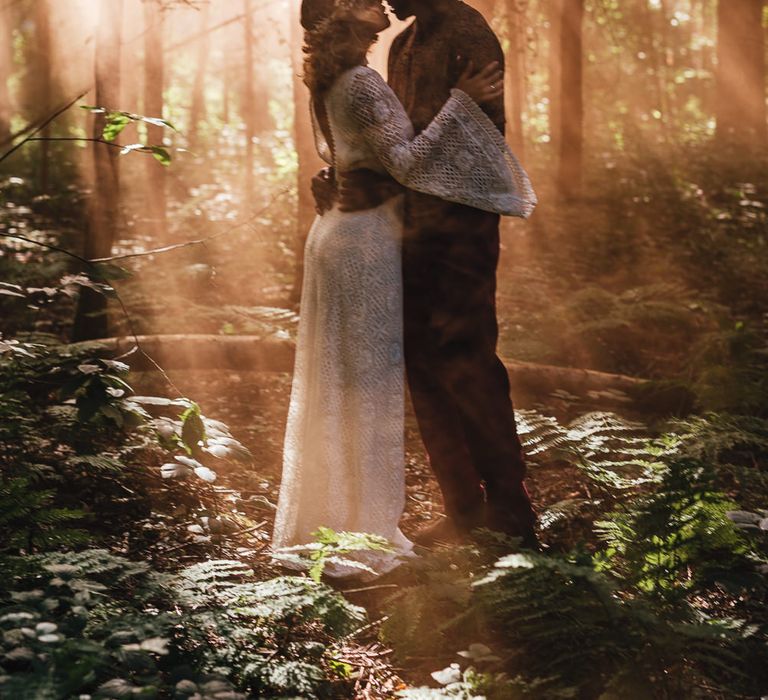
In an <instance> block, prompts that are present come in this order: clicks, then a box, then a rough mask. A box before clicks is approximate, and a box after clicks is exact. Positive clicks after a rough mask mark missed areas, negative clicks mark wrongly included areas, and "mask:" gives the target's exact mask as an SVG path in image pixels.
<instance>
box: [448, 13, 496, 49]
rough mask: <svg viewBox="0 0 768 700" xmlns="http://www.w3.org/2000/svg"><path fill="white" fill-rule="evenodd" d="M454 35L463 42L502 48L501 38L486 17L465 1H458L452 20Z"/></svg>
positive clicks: (451, 26) (451, 25)
mask: <svg viewBox="0 0 768 700" xmlns="http://www.w3.org/2000/svg"><path fill="white" fill-rule="evenodd" d="M450 28H451V30H452V33H453V34H454V36H455V37H456V38H457V39H459V40H460V41H461V43H463V44H477V43H479V44H480V45H484V46H493V47H494V48H496V47H498V48H499V49H500V47H501V44H500V43H499V39H498V37H497V36H496V34H495V33H494V31H493V29H491V27H490V25H489V24H488V22H487V21H486V19H485V17H483V15H482V14H481V13H480V12H478V11H477V10H476V9H475V8H474V7H470V6H469V5H467V3H465V2H460V3H457V6H456V10H455V15H454V17H453V20H452V21H451V22H450Z"/></svg>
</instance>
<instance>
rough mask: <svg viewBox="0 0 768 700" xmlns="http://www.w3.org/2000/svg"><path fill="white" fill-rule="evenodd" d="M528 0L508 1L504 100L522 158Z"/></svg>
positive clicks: (509, 129) (512, 137)
mask: <svg viewBox="0 0 768 700" xmlns="http://www.w3.org/2000/svg"><path fill="white" fill-rule="evenodd" d="M527 7H528V0H507V4H506V13H507V29H508V31H509V44H508V48H507V52H506V55H505V57H504V63H505V69H506V70H505V73H504V102H505V105H504V106H505V110H504V111H505V112H506V116H507V138H508V139H509V142H510V144H511V145H512V148H513V150H514V151H515V153H517V154H518V155H519V156H520V157H522V156H523V155H524V153H523V149H524V140H523V109H524V106H525V105H524V101H525V13H526V9H527Z"/></svg>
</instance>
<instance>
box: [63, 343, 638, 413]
mask: <svg viewBox="0 0 768 700" xmlns="http://www.w3.org/2000/svg"><path fill="white" fill-rule="evenodd" d="M138 341H139V345H140V346H141V349H142V350H143V352H144V353H146V354H143V353H141V352H134V353H132V354H130V355H128V356H127V357H125V358H123V359H124V361H125V362H126V363H127V364H128V365H129V366H130V367H131V369H132V370H134V371H153V370H155V369H156V367H155V366H154V365H153V363H152V361H151V360H149V359H148V358H147V355H149V357H151V358H152V360H154V362H156V363H157V364H158V365H160V366H161V367H162V368H163V369H164V370H167V371H173V370H235V371H239V372H291V371H292V370H293V358H294V349H295V345H294V342H293V340H291V339H290V338H289V337H288V336H287V334H285V335H283V334H275V335H272V336H269V337H258V336H249V335H212V334H208V335H189V334H183V335H143V336H139V337H138ZM135 345H136V343H135V341H134V339H133V338H132V337H121V338H105V339H102V340H94V341H86V342H83V343H76V344H75V345H74V346H73V347H79V348H83V347H92V348H93V349H94V352H98V353H99V354H102V353H103V354H105V355H107V356H110V357H118V356H120V355H124V354H126V353H128V352H129V351H130V350H131V349H132V348H134V347H135ZM505 365H506V367H507V369H508V371H509V377H510V383H511V385H512V395H513V396H514V397H515V401H516V403H518V405H527V404H530V403H531V402H532V401H535V400H539V401H541V400H542V399H543V398H544V397H547V396H549V395H551V394H552V393H555V394H556V395H557V394H560V395H567V394H571V395H573V396H574V397H579V398H587V399H589V400H591V401H593V402H595V403H598V404H600V405H601V406H610V405H616V406H618V405H626V404H630V403H632V402H633V396H636V395H639V393H641V390H642V388H643V387H645V386H647V385H648V384H649V382H648V381H647V380H644V379H638V378H636V377H628V376H625V375H620V374H610V373H608V372H599V371H596V370H590V369H576V368H572V367H557V366H554V365H542V364H536V363H534V362H520V361H517V360H505Z"/></svg>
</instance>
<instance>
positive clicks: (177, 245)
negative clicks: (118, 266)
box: [91, 188, 293, 263]
mask: <svg viewBox="0 0 768 700" xmlns="http://www.w3.org/2000/svg"><path fill="white" fill-rule="evenodd" d="M292 191H293V190H292V189H290V188H289V189H285V190H282V191H280V192H278V193H277V194H276V195H275V196H274V197H272V199H271V200H269V202H267V204H265V205H264V206H263V207H262V208H261V209H259V211H257V212H256V213H255V214H254V215H253V216H251V217H249V218H248V219H246V220H245V221H241V222H240V223H239V224H235V225H234V226H230V227H229V228H228V229H225V230H224V231H219V232H218V233H214V234H212V235H210V236H206V237H205V238H198V239H195V240H192V241H185V242H184V243H174V244H172V245H167V246H164V247H162V248H153V249H152V250H142V251H140V252H138V253H125V254H123V255H111V256H109V257H106V258H93V259H92V260H91V262H92V263H103V262H113V261H115V260H126V259H128V258H140V257H144V256H146V255H155V254H157V253H167V252H168V251H171V250H177V249H179V248H188V247H189V246H193V245H205V244H206V243H207V242H208V241H212V240H214V239H216V238H219V237H220V236H224V235H226V234H228V233H232V231H235V230H237V229H239V228H242V227H243V226H247V225H248V224H249V223H251V221H253V220H254V219H256V218H258V217H259V216H261V215H262V214H263V213H264V212H265V211H267V210H268V209H269V208H270V207H271V206H272V205H273V204H274V203H275V202H276V201H277V200H278V199H279V198H280V197H282V196H283V195H285V194H288V193H289V192H292Z"/></svg>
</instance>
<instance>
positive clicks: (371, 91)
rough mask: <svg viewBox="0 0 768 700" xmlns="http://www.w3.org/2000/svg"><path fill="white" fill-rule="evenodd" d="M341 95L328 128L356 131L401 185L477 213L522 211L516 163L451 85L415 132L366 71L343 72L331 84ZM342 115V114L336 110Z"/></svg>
mask: <svg viewBox="0 0 768 700" xmlns="http://www.w3.org/2000/svg"><path fill="white" fill-rule="evenodd" d="M334 93H337V94H338V93H341V94H342V95H343V96H344V97H346V107H345V108H343V109H342V110H341V112H342V115H341V118H340V119H337V120H336V126H337V127H340V130H341V131H342V134H341V136H342V137H343V138H345V139H347V140H349V139H354V138H355V134H358V135H362V137H363V138H364V139H365V140H366V141H367V143H368V144H369V145H370V147H371V148H372V150H373V152H374V153H375V156H376V158H377V159H378V160H379V161H380V162H381V163H382V164H383V165H384V167H385V168H386V170H387V171H388V172H389V173H390V174H391V175H392V176H393V177H394V178H395V179H397V180H398V181H399V182H400V183H401V184H403V185H405V186H406V187H408V188H410V189H413V190H417V191H419V192H424V193H426V194H431V195H434V196H437V197H440V198H442V199H446V200H449V201H452V202H458V203H460V204H466V205H468V206H472V207H475V208H476V209H483V210H485V211H490V212H496V213H499V214H506V215H511V216H521V217H527V216H529V215H530V214H531V212H532V211H533V209H534V207H535V206H536V202H537V200H536V195H535V193H534V191H533V187H532V186H531V182H530V179H529V178H528V175H527V173H526V172H525V170H524V169H523V167H522V166H521V165H520V163H519V162H518V160H517V158H515V156H514V154H513V153H512V152H511V151H510V149H509V147H508V146H507V144H506V143H505V142H504V138H503V137H502V135H501V134H500V133H499V131H498V130H497V129H496V127H495V126H494V124H493V122H492V121H491V120H490V119H489V118H488V116H487V115H486V114H485V113H484V112H483V111H482V109H480V107H478V106H477V104H476V103H475V102H474V101H473V100H472V99H471V98H470V97H469V96H468V95H466V94H465V93H463V92H462V91H461V90H456V89H454V90H453V91H452V93H451V97H450V98H449V99H448V101H447V102H446V103H445V105H444V106H443V108H442V109H441V110H440V112H438V114H437V116H436V117H435V118H434V119H433V120H432V122H431V123H430V124H429V126H427V128H426V129H424V131H422V132H421V133H420V134H419V135H418V136H415V137H414V132H413V126H412V125H411V122H410V120H409V119H408V116H407V115H406V113H405V110H404V109H403V107H402V105H401V104H400V102H399V100H398V99H397V97H396V96H395V94H394V93H393V92H392V90H391V89H390V88H389V86H388V85H387V84H386V83H385V82H384V80H383V79H382V78H381V76H380V75H379V74H378V73H377V72H376V71H374V70H372V69H370V68H367V67H364V66H360V67H357V68H353V69H351V70H350V71H347V73H345V74H344V75H343V76H342V77H341V78H340V79H339V81H338V82H337V85H336V86H334V88H332V90H331V95H330V98H331V99H332V100H338V99H340V98H338V97H336V95H335V94H334ZM344 115H346V116H344Z"/></svg>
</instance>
